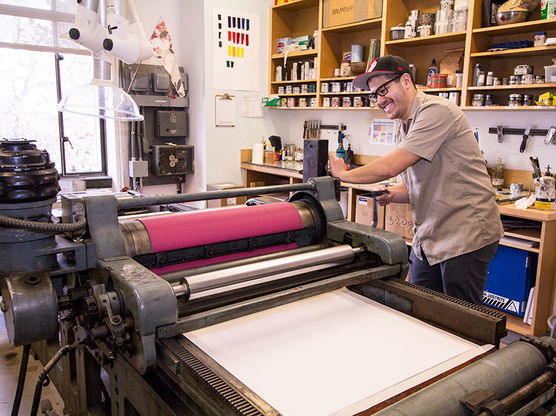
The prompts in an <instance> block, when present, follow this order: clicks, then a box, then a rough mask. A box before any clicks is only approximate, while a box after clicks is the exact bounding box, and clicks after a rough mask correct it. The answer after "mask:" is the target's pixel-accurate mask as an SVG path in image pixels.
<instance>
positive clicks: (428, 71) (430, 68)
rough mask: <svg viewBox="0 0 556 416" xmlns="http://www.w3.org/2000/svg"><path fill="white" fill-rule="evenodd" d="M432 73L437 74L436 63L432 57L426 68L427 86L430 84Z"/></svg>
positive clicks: (429, 86)
mask: <svg viewBox="0 0 556 416" xmlns="http://www.w3.org/2000/svg"><path fill="white" fill-rule="evenodd" d="M434 74H438V65H436V59H434V58H433V59H432V62H431V66H429V69H428V70H427V87H428V88H431V86H432V76H433V75H434Z"/></svg>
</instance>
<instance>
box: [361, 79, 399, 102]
mask: <svg viewBox="0 0 556 416" xmlns="http://www.w3.org/2000/svg"><path fill="white" fill-rule="evenodd" d="M400 78H401V75H398V76H397V77H395V78H392V79H391V80H389V81H386V82H385V83H384V84H382V85H381V86H380V87H378V88H377V89H376V90H375V92H371V93H370V94H369V100H370V101H371V103H373V104H376V102H377V100H378V97H384V96H385V95H386V94H388V84H390V83H391V82H394V81H396V80H398V79H400Z"/></svg>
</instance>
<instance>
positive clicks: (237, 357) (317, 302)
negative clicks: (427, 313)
mask: <svg viewBox="0 0 556 416" xmlns="http://www.w3.org/2000/svg"><path fill="white" fill-rule="evenodd" d="M184 335H185V336H186V337H187V338H189V339H190V340H191V341H192V342H194V343H195V344H196V345H197V346H198V347H200V348H201V349H202V350H203V351H205V353H207V354H208V355H209V356H211V357H212V358H213V359H214V360H215V361H217V362H218V363H219V364H220V365H222V366H223V367H224V368H226V369H227V370H228V371H229V372H230V373H232V374H233V375H234V376H235V377H237V378H238V379H239V380H241V381H242V382H243V383H244V384H245V385H246V386H248V387H249V388H251V389H252V390H253V391H254V392H255V393H257V394H258V395H259V396H260V397H261V398H263V399H264V400H265V401H267V402H268V403H269V404H270V405H271V406H273V407H274V408H276V409H277V410H278V411H279V412H281V413H282V414H284V415H286V416H290V415H292V416H298V415H299V416H307V415H311V416H318V415H334V414H353V413H355V412H357V411H362V410H365V409H367V408H369V407H370V406H372V405H374V404H377V403H379V402H380V401H382V400H384V399H385V397H384V396H385V394H384V392H386V391H388V394H390V395H393V394H396V388H393V386H396V385H399V384H400V383H401V384H402V385H403V387H402V390H400V391H403V390H405V389H406V388H407V387H408V386H407V383H405V385H404V381H407V380H409V379H411V378H412V377H415V376H417V378H419V377H418V376H419V375H423V374H425V373H426V374H427V377H429V378H430V377H432V376H434V375H436V374H439V373H441V372H442V371H446V368H445V366H442V365H441V364H443V363H447V362H449V361H453V362H452V365H451V367H453V366H455V365H457V364H459V363H460V362H461V361H462V360H463V358H465V360H469V359H470V358H472V357H473V356H476V355H479V354H482V353H483V352H484V349H483V348H480V347H478V346H477V345H475V344H473V343H470V342H467V341H465V340H463V339H461V338H459V337H456V336H454V335H452V334H449V333H447V332H444V331H441V330H439V329H437V328H434V327H432V326H430V325H427V324H425V323H423V322H421V321H418V320H416V319H413V318H411V317H409V316H407V315H405V314H402V313H400V312H397V311H394V310H393V309H391V308H388V307H386V306H383V305H381V304H378V303H376V302H374V301H371V300H369V299H367V298H364V297H362V296H359V295H357V294H355V293H352V292H350V291H348V290H346V289H344V290H339V291H335V292H331V293H327V294H324V295H320V296H316V297H313V298H310V299H306V300H302V301H299V302H295V303H292V304H289V305H284V306H280V307H277V308H274V309H271V310H267V311H263V312H259V313H256V314H253V315H250V316H245V317H242V318H238V319H234V320H232V321H229V322H224V323H221V324H218V325H213V326H211V327H208V328H203V329H200V330H197V331H192V332H189V333H186V334H184ZM454 361H455V362H454ZM431 369H432V370H431ZM387 397H390V396H387ZM377 400H379V401H377Z"/></svg>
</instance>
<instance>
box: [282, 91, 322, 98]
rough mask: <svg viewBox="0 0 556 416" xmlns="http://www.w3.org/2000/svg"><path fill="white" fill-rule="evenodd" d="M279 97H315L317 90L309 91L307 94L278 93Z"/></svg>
mask: <svg viewBox="0 0 556 416" xmlns="http://www.w3.org/2000/svg"><path fill="white" fill-rule="evenodd" d="M277 95H278V96H279V97H314V96H316V95H317V93H316V92H308V93H307V94H301V93H300V94H277Z"/></svg>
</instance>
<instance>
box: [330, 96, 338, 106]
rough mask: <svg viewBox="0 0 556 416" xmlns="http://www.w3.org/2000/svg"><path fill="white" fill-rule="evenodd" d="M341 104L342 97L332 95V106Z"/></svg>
mask: <svg viewBox="0 0 556 416" xmlns="http://www.w3.org/2000/svg"><path fill="white" fill-rule="evenodd" d="M339 106H340V97H332V98H331V99H330V107H339Z"/></svg>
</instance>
